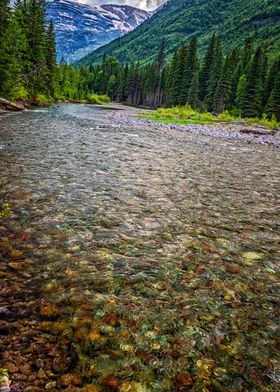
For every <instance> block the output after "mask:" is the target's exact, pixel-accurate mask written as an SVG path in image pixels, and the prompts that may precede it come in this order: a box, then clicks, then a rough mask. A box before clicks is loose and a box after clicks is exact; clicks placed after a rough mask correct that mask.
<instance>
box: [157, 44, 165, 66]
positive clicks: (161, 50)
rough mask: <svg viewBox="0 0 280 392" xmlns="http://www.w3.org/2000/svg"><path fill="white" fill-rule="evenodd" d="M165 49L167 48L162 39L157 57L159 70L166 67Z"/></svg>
mask: <svg viewBox="0 0 280 392" xmlns="http://www.w3.org/2000/svg"><path fill="white" fill-rule="evenodd" d="M164 48H165V42H164V38H162V39H161V41H160V45H159V50H158V55H157V66H158V68H159V69H161V68H162V67H163V65H164V60H165V53H164Z"/></svg>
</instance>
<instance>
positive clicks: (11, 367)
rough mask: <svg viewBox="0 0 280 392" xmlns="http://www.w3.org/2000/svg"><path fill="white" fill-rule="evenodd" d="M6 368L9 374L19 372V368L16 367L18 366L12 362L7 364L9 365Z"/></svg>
mask: <svg viewBox="0 0 280 392" xmlns="http://www.w3.org/2000/svg"><path fill="white" fill-rule="evenodd" d="M4 368H5V369H8V372H9V373H16V372H18V367H16V365H15V364H13V363H12V362H9V363H7V364H6V365H5V366H4Z"/></svg>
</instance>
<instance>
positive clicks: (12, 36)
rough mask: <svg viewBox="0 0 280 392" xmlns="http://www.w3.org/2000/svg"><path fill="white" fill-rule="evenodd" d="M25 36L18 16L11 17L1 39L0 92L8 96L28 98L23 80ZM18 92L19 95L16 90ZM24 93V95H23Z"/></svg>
mask: <svg viewBox="0 0 280 392" xmlns="http://www.w3.org/2000/svg"><path fill="white" fill-rule="evenodd" d="M24 46H25V37H24V35H23V34H22V31H21V29H20V26H19V24H18V22H17V19H16V18H11V20H10V22H9V24H8V26H7V28H6V32H5V39H2V40H1V41H0V92H1V94H2V95H3V96H7V97H8V98H13V99H17V98H22V99H24V98H27V93H26V90H25V89H24V85H23V80H22V68H23V66H22V50H23V49H24ZM15 89H16V90H17V92H18V95H17V94H16V92H15ZM22 94H23V96H21V95H22Z"/></svg>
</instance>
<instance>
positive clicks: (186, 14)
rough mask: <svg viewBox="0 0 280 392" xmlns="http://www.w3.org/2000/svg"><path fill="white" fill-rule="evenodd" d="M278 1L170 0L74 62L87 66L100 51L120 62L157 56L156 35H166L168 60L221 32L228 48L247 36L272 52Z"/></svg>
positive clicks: (278, 29)
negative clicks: (196, 39) (192, 40)
mask: <svg viewBox="0 0 280 392" xmlns="http://www.w3.org/2000/svg"><path fill="white" fill-rule="evenodd" d="M279 15H280V9H279V1H278V0H246V4H245V2H244V1H241V0H231V1H228V0H208V1H206V0H196V1H193V0H172V1H169V2H167V3H166V5H165V6H164V7H163V8H162V10H160V11H159V12H158V13H156V14H154V15H153V16H152V17H151V18H150V19H148V20H146V21H145V22H144V23H143V24H142V25H141V26H139V27H138V28H137V29H135V30H133V31H132V32H130V33H128V34H126V35H125V36H123V37H121V38H118V39H116V40H114V41H113V42H111V43H109V44H107V45H105V46H103V47H101V48H99V49H97V50H96V51H94V52H92V53H91V54H89V55H88V56H86V57H85V58H83V59H82V60H80V61H79V62H78V63H77V64H79V65H91V64H96V63H98V62H100V61H101V60H102V57H103V55H104V54H106V55H107V56H114V57H116V58H118V59H119V60H120V61H121V62H128V63H131V62H135V61H141V63H143V64H147V63H148V62H152V61H156V57H157V51H158V47H159V40H161V39H164V47H165V54H166V58H167V60H168V59H170V57H171V56H172V55H173V53H174V51H176V50H178V48H179V47H180V46H182V45H183V44H184V43H186V42H187V41H189V40H190V38H191V37H194V36H197V37H199V38H200V39H199V52H200V53H202V52H204V51H205V47H206V45H207V42H208V41H209V38H210V37H211V36H212V34H213V33H214V32H217V31H219V32H221V34H222V36H223V41H224V43H225V47H226V48H227V49H228V50H231V49H233V48H234V47H235V46H241V45H243V43H244V41H245V39H246V38H247V37H248V36H249V37H251V38H252V39H253V41H254V42H257V43H262V42H264V41H265V40H267V41H268V49H269V52H270V53H271V55H274V54H275V53H276V52H277V51H278V48H279V42H280V23H279Z"/></svg>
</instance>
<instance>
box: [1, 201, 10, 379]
mask: <svg viewBox="0 0 280 392" xmlns="http://www.w3.org/2000/svg"><path fill="white" fill-rule="evenodd" d="M12 214H13V211H12V210H11V206H10V204H9V203H8V202H6V201H3V202H2V204H1V205H0V220H1V219H3V218H5V217H7V216H10V215H12ZM6 371H7V369H0V380H1V376H3V375H5V374H4V373H5V372H6ZM6 374H7V373H6Z"/></svg>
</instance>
